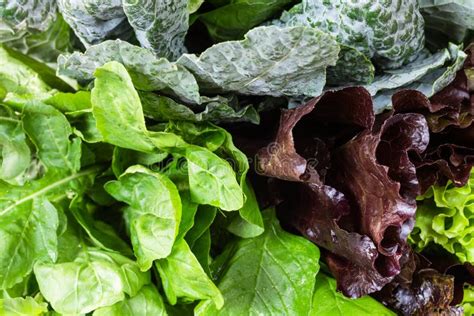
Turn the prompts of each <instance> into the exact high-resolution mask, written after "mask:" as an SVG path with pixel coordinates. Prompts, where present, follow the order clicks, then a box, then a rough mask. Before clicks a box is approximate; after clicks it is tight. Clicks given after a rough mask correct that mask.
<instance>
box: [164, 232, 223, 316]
mask: <svg viewBox="0 0 474 316" xmlns="http://www.w3.org/2000/svg"><path fill="white" fill-rule="evenodd" d="M155 264H156V269H157V270H158V273H159V274H160V278H161V280H162V282H163V290H164V291H165V295H166V297H167V299H168V301H169V302H170V304H171V305H174V304H176V303H177V300H178V299H180V300H182V301H184V302H190V301H194V300H196V299H210V300H212V301H213V302H214V304H215V306H217V308H218V309H220V308H221V307H222V306H223V304H224V300H223V298H222V295H221V293H220V291H219V290H218V289H217V287H216V286H215V285H214V283H213V282H212V281H211V279H210V278H209V277H208V276H207V275H206V273H205V272H204V270H203V269H202V267H201V265H200V264H199V261H198V260H197V259H196V257H195V256H194V255H193V253H192V252H191V249H189V246H188V244H187V243H186V241H184V240H183V239H181V240H179V241H177V242H176V243H175V245H174V247H173V251H172V252H171V254H170V255H169V256H168V257H167V258H166V259H161V260H157V261H156V262H155ZM211 304H212V303H211Z"/></svg>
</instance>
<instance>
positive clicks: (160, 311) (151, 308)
mask: <svg viewBox="0 0 474 316" xmlns="http://www.w3.org/2000/svg"><path fill="white" fill-rule="evenodd" d="M92 315H93V316H138V315H139V316H165V315H167V313H166V310H165V305H164V303H163V299H162V298H161V296H160V294H159V293H158V291H157V290H156V288H155V287H154V286H153V285H145V286H144V287H142V289H141V290H140V292H138V293H137V295H135V296H133V297H128V298H126V299H124V300H123V301H121V302H118V303H116V304H114V305H112V306H108V307H102V308H99V309H96V310H95V311H94V313H92Z"/></svg>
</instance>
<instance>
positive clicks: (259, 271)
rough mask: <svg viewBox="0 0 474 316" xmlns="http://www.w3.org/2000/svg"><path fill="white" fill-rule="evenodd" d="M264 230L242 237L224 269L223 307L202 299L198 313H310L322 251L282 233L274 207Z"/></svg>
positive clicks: (270, 211) (266, 215)
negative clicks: (253, 235)
mask: <svg viewBox="0 0 474 316" xmlns="http://www.w3.org/2000/svg"><path fill="white" fill-rule="evenodd" d="M263 217H264V222H265V232H264V233H263V234H262V235H260V236H258V237H256V238H252V239H242V240H239V241H237V243H236V244H235V247H234V248H232V249H233V251H232V252H231V254H230V256H229V257H228V258H229V260H227V261H226V262H225V264H224V266H223V267H222V268H221V271H224V274H223V275H222V277H221V278H220V280H219V284H218V286H219V289H220V290H221V292H222V295H223V296H224V301H225V304H224V307H223V308H222V309H221V310H219V311H218V310H217V309H216V306H215V305H214V304H213V303H212V302H211V301H209V300H208V301H203V302H201V303H200V304H199V305H198V306H197V307H196V309H195V314H196V315H235V314H251V313H253V314H264V315H307V314H308V313H309V310H310V307H311V301H312V294H313V288H314V283H315V277H316V274H317V273H318V270H319V264H318V261H319V250H318V248H317V247H316V246H315V245H314V244H312V243H311V242H310V241H308V240H306V239H304V238H302V237H298V236H294V235H291V234H289V233H287V232H285V231H283V230H282V229H281V227H280V225H279V223H278V220H277V219H276V217H275V212H274V211H273V210H267V211H264V212H263Z"/></svg>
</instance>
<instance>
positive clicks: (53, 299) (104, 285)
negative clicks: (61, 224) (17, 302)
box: [34, 245, 150, 314]
mask: <svg viewBox="0 0 474 316" xmlns="http://www.w3.org/2000/svg"><path fill="white" fill-rule="evenodd" d="M34 271H35V276H36V280H37V281H38V285H39V288H40V290H41V293H42V294H43V295H44V297H45V298H46V300H47V301H48V302H50V304H51V306H52V307H53V308H54V310H55V311H57V312H59V313H64V314H85V313H89V312H91V311H93V310H95V309H97V308H100V307H104V306H109V305H112V304H115V303H117V302H119V301H121V300H123V299H124V298H125V293H126V294H128V295H130V296H134V295H136V294H137V293H138V291H139V290H140V289H141V288H142V286H143V285H145V284H148V283H149V282H150V276H149V274H145V273H143V272H140V270H139V268H138V265H137V264H136V263H135V262H133V261H132V260H130V259H128V258H126V257H124V256H122V255H120V254H118V253H114V252H107V251H104V250H99V249H95V248H89V247H86V246H85V245H84V248H83V249H82V250H81V251H80V252H79V253H78V254H77V256H76V257H75V258H74V260H73V261H71V262H63V263H56V264H53V263H41V264H36V265H35V268H34Z"/></svg>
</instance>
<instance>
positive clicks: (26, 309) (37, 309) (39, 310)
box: [0, 296, 48, 316]
mask: <svg viewBox="0 0 474 316" xmlns="http://www.w3.org/2000/svg"><path fill="white" fill-rule="evenodd" d="M47 311H48V304H46V303H44V302H41V301H37V300H36V299H35V298H33V297H31V296H27V297H25V298H23V297H14V298H3V299H0V314H2V315H5V316H13V315H17V316H39V315H43V313H46V312H47Z"/></svg>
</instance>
